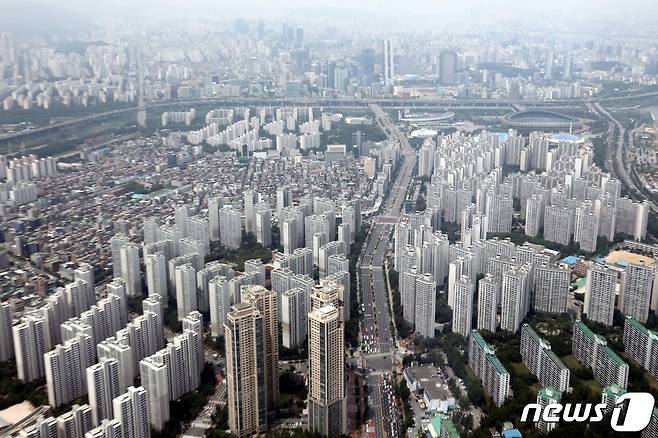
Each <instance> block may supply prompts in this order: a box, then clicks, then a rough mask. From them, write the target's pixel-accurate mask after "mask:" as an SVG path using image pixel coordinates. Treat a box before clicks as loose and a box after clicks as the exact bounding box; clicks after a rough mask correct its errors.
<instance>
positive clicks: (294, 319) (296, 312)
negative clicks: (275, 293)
mask: <svg viewBox="0 0 658 438" xmlns="http://www.w3.org/2000/svg"><path fill="white" fill-rule="evenodd" d="M306 300H307V297H306V291H305V290H304V289H302V288H298V287H296V288H292V289H288V290H287V291H285V292H283V293H282V294H281V312H280V313H281V343H282V344H283V346H284V347H286V348H289V349H294V348H297V347H299V346H300V345H301V344H302V343H303V341H304V340H305V339H306V315H307V312H306Z"/></svg>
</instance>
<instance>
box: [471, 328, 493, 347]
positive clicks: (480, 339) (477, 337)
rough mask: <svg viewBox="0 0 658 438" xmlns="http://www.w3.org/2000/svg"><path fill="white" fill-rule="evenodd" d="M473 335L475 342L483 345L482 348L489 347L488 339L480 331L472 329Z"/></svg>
mask: <svg viewBox="0 0 658 438" xmlns="http://www.w3.org/2000/svg"><path fill="white" fill-rule="evenodd" d="M471 337H472V338H473V339H475V342H477V344H478V345H479V346H480V347H482V349H485V348H487V347H489V344H487V341H485V340H484V338H483V337H482V335H481V334H480V332H479V331H477V330H471Z"/></svg>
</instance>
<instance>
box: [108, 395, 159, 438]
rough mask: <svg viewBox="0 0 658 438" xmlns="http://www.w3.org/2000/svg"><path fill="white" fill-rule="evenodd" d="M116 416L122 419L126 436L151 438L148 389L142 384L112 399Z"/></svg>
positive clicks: (124, 435) (122, 427) (126, 437)
mask: <svg viewBox="0 0 658 438" xmlns="http://www.w3.org/2000/svg"><path fill="white" fill-rule="evenodd" d="M112 406H113V410H114V418H115V419H117V420H119V421H121V429H122V430H123V437H124V438H150V436H151V428H150V426H149V411H148V400H147V396H146V389H144V387H142V386H140V387H139V388H135V387H134V386H130V387H128V390H127V391H126V392H125V393H123V394H121V395H120V396H118V397H117V398H115V399H114V400H112Z"/></svg>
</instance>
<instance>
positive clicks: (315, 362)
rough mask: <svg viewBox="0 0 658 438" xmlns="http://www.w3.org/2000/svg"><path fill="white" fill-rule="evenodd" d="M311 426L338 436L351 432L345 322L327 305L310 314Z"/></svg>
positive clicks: (327, 433) (315, 429) (309, 421)
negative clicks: (346, 391)
mask: <svg viewBox="0 0 658 438" xmlns="http://www.w3.org/2000/svg"><path fill="white" fill-rule="evenodd" d="M308 333H309V335H308V345H309V347H308V348H309V367H308V382H309V383H308V425H309V426H308V427H309V430H310V431H312V432H317V433H320V434H322V435H325V436H330V437H335V436H339V435H343V434H346V433H347V412H346V411H347V406H346V399H345V348H344V326H343V321H342V318H341V315H340V311H339V310H338V309H337V308H335V307H333V306H331V305H327V306H324V307H321V308H319V309H316V310H313V311H311V312H310V313H309V314H308Z"/></svg>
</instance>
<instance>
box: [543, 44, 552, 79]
mask: <svg viewBox="0 0 658 438" xmlns="http://www.w3.org/2000/svg"><path fill="white" fill-rule="evenodd" d="M553 58H554V53H553V51H552V50H547V51H546V60H545V61H544V79H546V80H551V79H553Z"/></svg>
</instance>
